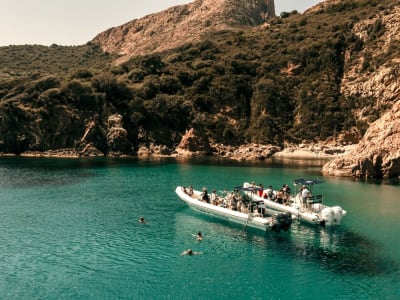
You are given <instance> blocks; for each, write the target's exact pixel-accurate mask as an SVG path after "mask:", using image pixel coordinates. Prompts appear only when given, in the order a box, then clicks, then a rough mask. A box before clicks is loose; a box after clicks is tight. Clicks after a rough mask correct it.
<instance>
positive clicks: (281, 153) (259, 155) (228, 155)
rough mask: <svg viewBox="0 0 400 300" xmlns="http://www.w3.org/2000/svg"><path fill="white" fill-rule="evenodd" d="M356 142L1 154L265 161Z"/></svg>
mask: <svg viewBox="0 0 400 300" xmlns="http://www.w3.org/2000/svg"><path fill="white" fill-rule="evenodd" d="M354 147H355V145H349V146H319V145H315V144H310V145H304V144H300V145H291V146H290V147H287V148H284V149H282V148H280V147H278V146H274V145H261V144H250V145H241V146H226V145H222V144H210V149H211V152H204V151H199V150H197V151H190V150H182V149H173V150H171V149H169V148H167V147H166V146H160V145H150V146H144V145H142V146H141V147H140V148H139V149H138V151H137V153H136V154H131V155H129V154H124V153H120V152H110V153H107V155H105V154H104V153H102V152H100V151H98V150H97V149H86V151H79V150H77V149H72V148H71V149H59V150H49V151H44V152H39V151H28V152H23V153H21V154H19V155H17V154H13V153H0V156H1V157H17V156H19V157H43V158H85V157H110V158H118V157H121V158H123V157H139V158H150V157H155V158H156V157H178V158H179V157H186V158H187V157H201V156H204V157H207V156H208V157H210V156H214V157H219V158H225V159H231V160H236V161H263V160H266V159H268V158H270V157H281V158H300V159H301V158H317V159H319V158H328V159H329V158H332V159H333V158H337V157H339V156H341V155H344V154H347V153H349V152H350V151H351V150H353V149H354Z"/></svg>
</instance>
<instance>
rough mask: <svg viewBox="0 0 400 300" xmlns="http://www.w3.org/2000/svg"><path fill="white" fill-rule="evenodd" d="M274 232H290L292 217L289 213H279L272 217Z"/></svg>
mask: <svg viewBox="0 0 400 300" xmlns="http://www.w3.org/2000/svg"><path fill="white" fill-rule="evenodd" d="M272 222H273V225H272V230H273V231H275V232H280V231H281V230H284V231H288V230H289V228H290V226H291V225H292V215H291V214H290V213H288V212H282V213H278V214H275V215H273V216H272Z"/></svg>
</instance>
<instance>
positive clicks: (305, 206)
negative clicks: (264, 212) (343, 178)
mask: <svg viewBox="0 0 400 300" xmlns="http://www.w3.org/2000/svg"><path fill="white" fill-rule="evenodd" d="M318 183H322V182H321V181H319V180H304V179H297V180H295V181H294V182H293V184H294V186H295V189H296V190H295V193H294V194H290V195H289V194H288V195H286V199H285V196H284V197H283V199H282V201H281V200H280V199H281V198H279V199H278V197H277V195H278V191H272V193H271V192H270V191H267V190H268V189H265V188H264V187H262V186H256V185H255V184H254V183H247V182H245V183H244V184H243V187H241V188H242V189H243V191H244V192H245V193H246V194H247V195H248V196H249V197H250V198H251V199H253V200H256V201H257V200H264V204H265V206H266V207H268V208H270V209H274V210H276V211H281V212H288V213H291V214H292V215H293V216H296V217H297V219H298V220H300V221H303V222H306V223H309V224H315V225H321V226H334V225H340V223H341V221H342V218H343V217H344V216H346V214H347V212H346V211H345V210H344V209H342V208H341V207H340V206H332V207H331V206H327V205H325V204H323V198H322V195H320V194H314V191H313V187H314V185H315V184H318ZM303 191H304V192H305V193H303V194H302V192H303ZM285 200H286V201H285Z"/></svg>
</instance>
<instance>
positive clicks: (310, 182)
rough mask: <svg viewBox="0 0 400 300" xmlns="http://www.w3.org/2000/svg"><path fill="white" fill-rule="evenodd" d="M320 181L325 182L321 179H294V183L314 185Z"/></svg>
mask: <svg viewBox="0 0 400 300" xmlns="http://www.w3.org/2000/svg"><path fill="white" fill-rule="evenodd" d="M319 183H323V181H322V180H319V179H296V180H294V181H293V185H314V184H319Z"/></svg>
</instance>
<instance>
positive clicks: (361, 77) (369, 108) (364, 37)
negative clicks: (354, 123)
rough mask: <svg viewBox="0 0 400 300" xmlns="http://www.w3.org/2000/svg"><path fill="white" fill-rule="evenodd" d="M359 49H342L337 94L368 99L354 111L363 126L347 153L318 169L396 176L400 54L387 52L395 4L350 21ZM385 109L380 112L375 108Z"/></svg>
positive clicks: (396, 32)
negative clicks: (366, 126) (360, 136)
mask: <svg viewBox="0 0 400 300" xmlns="http://www.w3.org/2000/svg"><path fill="white" fill-rule="evenodd" d="M353 33H354V34H355V36H357V37H358V38H359V43H360V44H363V45H365V46H364V47H363V48H362V51H361V52H358V51H354V49H353V50H352V49H348V50H347V51H346V53H345V63H346V64H345V73H344V76H343V80H342V84H341V91H342V94H343V95H345V96H346V97H348V98H349V99H351V98H362V99H369V100H368V101H369V102H370V103H368V104H369V105H365V106H362V107H358V108H357V109H355V110H354V115H355V117H356V119H357V120H358V121H359V122H365V123H369V120H370V119H371V117H374V119H377V120H376V121H375V122H374V123H372V124H371V125H370V126H369V129H368V130H367V132H366V133H365V136H364V137H363V139H362V140H361V141H360V143H359V145H358V147H357V148H356V149H355V150H354V151H353V152H351V153H350V154H349V155H346V156H343V157H340V158H337V159H336V160H334V161H332V162H330V163H328V164H326V165H325V166H324V168H323V173H324V174H326V175H333V176H356V177H363V178H365V177H375V178H380V177H386V178H388V177H398V176H400V124H399V120H400V103H399V102H400V81H399V75H400V57H399V56H398V53H397V51H396V53H393V51H394V45H398V44H399V43H400V7H394V8H393V10H391V11H382V13H380V14H378V15H376V16H375V17H374V18H370V19H368V20H363V21H362V22H358V23H356V24H355V25H354V26H353ZM380 111H387V112H386V113H385V114H384V115H383V116H380V115H379V113H378V112H380Z"/></svg>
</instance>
